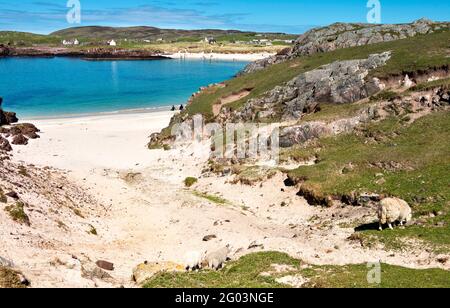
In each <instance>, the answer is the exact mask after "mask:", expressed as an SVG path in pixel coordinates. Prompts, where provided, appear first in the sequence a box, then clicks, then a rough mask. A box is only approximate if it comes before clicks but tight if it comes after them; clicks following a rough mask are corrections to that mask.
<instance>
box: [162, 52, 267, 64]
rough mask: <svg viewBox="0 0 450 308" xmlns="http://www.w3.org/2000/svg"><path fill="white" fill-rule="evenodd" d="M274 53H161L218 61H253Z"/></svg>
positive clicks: (174, 56)
mask: <svg viewBox="0 0 450 308" xmlns="http://www.w3.org/2000/svg"><path fill="white" fill-rule="evenodd" d="M273 55H275V54H274V53H267V52H266V53H204V52H202V53H189V52H188V53H184V52H178V53H174V54H162V56H165V57H168V58H171V59H186V60H220V61H243V62H253V61H258V60H262V59H266V58H268V57H271V56H273Z"/></svg>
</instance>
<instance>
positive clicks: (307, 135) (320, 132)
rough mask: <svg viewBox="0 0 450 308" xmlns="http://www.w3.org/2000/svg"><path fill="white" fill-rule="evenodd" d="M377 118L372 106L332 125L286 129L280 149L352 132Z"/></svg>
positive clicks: (304, 125)
mask: <svg viewBox="0 0 450 308" xmlns="http://www.w3.org/2000/svg"><path fill="white" fill-rule="evenodd" d="M376 118H378V111H377V109H376V107H375V106H371V107H368V108H366V109H364V110H362V111H361V112H360V114H359V115H357V116H355V117H351V118H346V119H340V120H337V121H334V122H331V123H326V122H321V121H315V122H308V123H305V124H302V125H295V126H290V127H286V128H283V129H282V130H281V133H280V147H282V148H289V147H291V146H293V145H296V144H302V143H305V142H307V141H309V140H312V139H317V138H320V137H323V136H330V135H338V134H342V133H347V132H351V131H352V130H353V129H355V127H357V126H358V125H360V124H363V123H367V122H369V121H372V120H375V119H376Z"/></svg>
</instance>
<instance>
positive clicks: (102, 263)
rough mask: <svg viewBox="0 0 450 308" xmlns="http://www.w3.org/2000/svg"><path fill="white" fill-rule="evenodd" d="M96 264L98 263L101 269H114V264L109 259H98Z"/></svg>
mask: <svg viewBox="0 0 450 308" xmlns="http://www.w3.org/2000/svg"><path fill="white" fill-rule="evenodd" d="M95 264H97V266H98V267H100V268H101V269H104V270H107V271H113V270H114V264H113V263H111V262H108V261H103V260H100V261H97V262H96V263H95Z"/></svg>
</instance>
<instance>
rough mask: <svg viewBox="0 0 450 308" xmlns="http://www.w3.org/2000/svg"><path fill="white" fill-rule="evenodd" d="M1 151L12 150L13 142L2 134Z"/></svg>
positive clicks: (0, 140) (0, 138)
mask: <svg viewBox="0 0 450 308" xmlns="http://www.w3.org/2000/svg"><path fill="white" fill-rule="evenodd" d="M1 151H4V152H9V151H12V147H11V144H10V143H9V141H8V139H6V138H3V137H2V136H1V135H0V152H1Z"/></svg>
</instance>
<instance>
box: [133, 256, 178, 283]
mask: <svg viewBox="0 0 450 308" xmlns="http://www.w3.org/2000/svg"><path fill="white" fill-rule="evenodd" d="M174 272H185V268H184V265H180V264H177V263H174V262H153V263H148V262H145V263H142V264H139V265H138V266H136V267H135V268H134V269H133V277H132V278H133V281H135V282H136V283H137V284H138V285H141V284H143V283H145V282H146V281H147V280H149V279H151V278H152V277H154V276H156V275H157V274H159V273H174Z"/></svg>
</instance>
